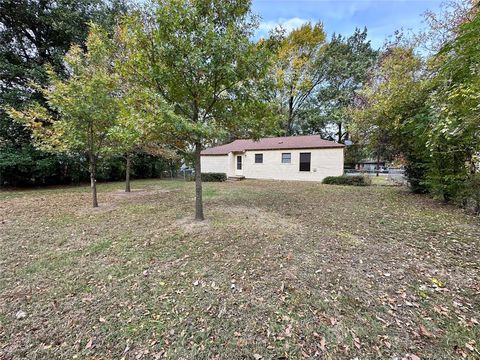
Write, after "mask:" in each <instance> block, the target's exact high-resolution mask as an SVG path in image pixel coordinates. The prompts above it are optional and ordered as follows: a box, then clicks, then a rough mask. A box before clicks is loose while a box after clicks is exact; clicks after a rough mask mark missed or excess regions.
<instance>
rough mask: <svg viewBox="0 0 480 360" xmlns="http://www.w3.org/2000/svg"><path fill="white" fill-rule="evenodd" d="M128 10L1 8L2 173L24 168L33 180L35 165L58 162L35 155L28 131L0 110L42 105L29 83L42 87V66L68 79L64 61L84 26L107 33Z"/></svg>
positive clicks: (28, 4)
mask: <svg viewBox="0 0 480 360" xmlns="http://www.w3.org/2000/svg"><path fill="white" fill-rule="evenodd" d="M127 8H128V6H127V4H126V1H123V0H105V1H102V0H75V1H73V0H61V1H54V0H41V1H40V0H2V1H1V2H0V149H1V155H0V172H2V171H3V172H5V171H7V172H8V171H15V172H20V168H22V169H23V171H24V172H23V175H24V176H25V177H33V174H35V171H36V170H35V169H36V163H37V162H38V161H44V160H49V159H50V160H51V161H50V163H51V164H55V163H58V162H59V156H58V155H53V154H47V153H44V152H42V151H39V150H35V148H34V147H33V146H32V144H31V139H30V138H31V136H30V135H31V134H30V131H29V130H28V129H25V128H24V127H22V126H20V125H19V124H17V123H15V122H14V121H12V119H11V118H10V117H9V116H8V114H7V113H6V112H5V111H4V110H3V109H4V108H5V107H8V106H12V107H14V108H16V109H18V110H21V109H22V108H27V107H28V106H29V105H30V104H31V103H32V102H40V103H41V104H46V102H45V98H44V96H43V94H42V92H41V91H38V89H36V88H34V87H32V86H30V84H31V83H32V82H33V83H36V84H39V85H46V83H47V81H48V75H47V73H46V70H45V65H49V66H50V67H51V68H52V69H53V70H54V71H55V72H56V73H58V74H59V75H60V76H61V77H64V76H66V75H67V73H66V70H65V67H64V63H63V56H64V55H65V53H66V52H67V51H68V50H69V48H70V46H71V45H72V44H79V45H82V46H83V44H84V42H85V39H86V37H87V33H88V23H89V22H90V21H94V22H96V23H99V24H101V25H102V26H104V27H106V28H109V29H111V28H112V27H113V24H114V22H115V21H116V18H117V17H118V16H119V15H120V14H123V13H125V12H126V11H127ZM2 159H3V160H4V161H3V162H2V161H1V160H2ZM2 164H3V165H2ZM18 164H21V166H17V165H18ZM52 166H53V165H52ZM0 185H1V184H0Z"/></svg>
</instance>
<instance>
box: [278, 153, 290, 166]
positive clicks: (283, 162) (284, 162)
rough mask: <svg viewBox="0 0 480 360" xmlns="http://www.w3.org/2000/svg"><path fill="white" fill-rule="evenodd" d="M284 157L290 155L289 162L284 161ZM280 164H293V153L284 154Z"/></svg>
mask: <svg viewBox="0 0 480 360" xmlns="http://www.w3.org/2000/svg"><path fill="white" fill-rule="evenodd" d="M284 155H288V161H283V160H284V158H283V156H284ZM280 162H281V163H282V164H291V163H292V153H291V152H285V153H282V158H281V160H280Z"/></svg>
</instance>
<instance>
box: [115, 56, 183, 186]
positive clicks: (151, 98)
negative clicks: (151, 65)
mask: <svg viewBox="0 0 480 360" xmlns="http://www.w3.org/2000/svg"><path fill="white" fill-rule="evenodd" d="M122 60H126V59H125V58H122ZM126 61H127V62H128V60H126ZM124 64H125V63H124ZM116 65H117V69H118V68H120V73H121V67H122V65H120V64H116ZM120 80H121V81H120V83H121V85H120V86H121V99H120V105H119V115H118V119H117V121H116V123H115V125H114V127H113V128H112V129H111V131H110V139H111V142H112V148H113V150H114V152H115V153H118V154H122V155H123V156H124V158H125V192H130V191H131V187H130V169H131V163H132V158H133V155H134V154H135V153H145V154H149V155H153V156H160V157H163V158H164V159H166V160H173V159H176V158H177V155H176V153H175V151H174V150H173V149H170V148H169V147H168V146H166V145H165V144H166V143H167V142H168V141H170V142H171V141H172V140H171V139H168V137H167V135H168V134H171V133H172V131H174V127H173V125H174V123H175V122H176V121H178V116H176V115H175V113H174V111H173V109H172V107H170V106H169V105H168V104H166V102H165V100H164V99H163V98H161V97H159V95H158V94H156V93H152V92H150V91H149V89H148V88H144V87H141V86H136V85H135V84H133V83H129V82H128V80H127V79H126V78H124V77H121V75H120Z"/></svg>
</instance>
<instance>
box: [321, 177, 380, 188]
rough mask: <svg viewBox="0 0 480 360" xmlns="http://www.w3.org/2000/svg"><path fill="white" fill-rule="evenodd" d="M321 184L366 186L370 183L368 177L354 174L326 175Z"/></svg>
mask: <svg viewBox="0 0 480 360" xmlns="http://www.w3.org/2000/svg"><path fill="white" fill-rule="evenodd" d="M322 183H323V184H328V185H352V186H368V185H371V184H372V180H371V179H370V178H369V177H366V176H361V175H355V176H347V175H342V176H327V177H326V178H325V179H323V181H322Z"/></svg>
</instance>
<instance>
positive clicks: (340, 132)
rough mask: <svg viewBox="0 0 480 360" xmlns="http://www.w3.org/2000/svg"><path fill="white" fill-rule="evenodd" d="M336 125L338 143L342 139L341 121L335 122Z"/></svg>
mask: <svg viewBox="0 0 480 360" xmlns="http://www.w3.org/2000/svg"><path fill="white" fill-rule="evenodd" d="M337 125H338V143H341V141H342V123H337Z"/></svg>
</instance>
